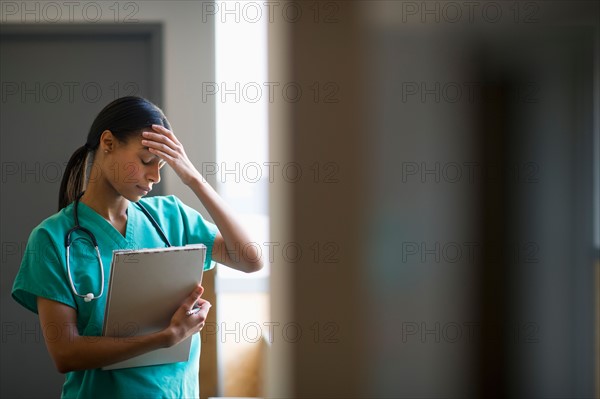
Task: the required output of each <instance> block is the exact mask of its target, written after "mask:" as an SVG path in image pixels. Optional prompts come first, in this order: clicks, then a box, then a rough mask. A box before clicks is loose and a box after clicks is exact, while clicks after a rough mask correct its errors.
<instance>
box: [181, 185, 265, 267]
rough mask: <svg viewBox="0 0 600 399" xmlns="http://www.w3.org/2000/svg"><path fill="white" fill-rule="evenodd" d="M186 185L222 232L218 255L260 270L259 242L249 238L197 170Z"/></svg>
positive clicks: (228, 262)
mask: <svg viewBox="0 0 600 399" xmlns="http://www.w3.org/2000/svg"><path fill="white" fill-rule="evenodd" d="M188 186H189V187H190V188H191V189H192V191H193V192H194V194H196V196H197V197H198V199H199V200H200V201H201V202H202V204H203V205H204V207H205V208H206V210H207V211H208V213H209V214H210V216H211V217H212V219H213V220H214V222H215V224H216V225H217V227H218V228H219V232H220V233H221V235H222V236H223V240H224V244H225V245H224V247H223V248H216V251H217V253H218V254H219V258H220V259H224V260H225V262H226V264H227V265H228V266H231V267H233V268H235V269H238V270H241V271H244V272H254V271H257V270H260V269H261V268H262V260H261V259H260V252H259V251H258V249H257V246H258V243H255V242H252V240H251V238H250V235H249V234H248V233H247V232H246V230H245V229H244V228H243V226H242V225H241V223H240V222H239V221H238V220H237V219H236V218H235V216H234V213H233V211H232V210H231V209H230V208H229V206H228V205H227V204H226V203H225V201H223V199H222V198H221V197H220V196H219V194H218V193H217V192H216V191H215V190H214V189H213V188H212V187H211V186H210V184H208V182H206V180H205V179H204V178H203V177H202V176H201V175H200V174H198V175H197V176H196V177H195V178H194V179H192V181H191V182H190V183H189V184H188ZM213 253H215V250H213ZM232 255H233V256H232Z"/></svg>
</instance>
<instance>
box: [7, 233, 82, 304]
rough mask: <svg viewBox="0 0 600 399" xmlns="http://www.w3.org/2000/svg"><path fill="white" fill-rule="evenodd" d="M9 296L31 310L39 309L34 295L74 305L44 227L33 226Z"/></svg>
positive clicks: (67, 284)
mask: <svg viewBox="0 0 600 399" xmlns="http://www.w3.org/2000/svg"><path fill="white" fill-rule="evenodd" d="M12 297H13V298H14V299H15V300H16V301H17V302H18V303H19V304H21V305H22V306H24V307H25V308H27V309H29V310H31V311H32V312H34V313H37V312H38V309H37V297H44V298H48V299H51V300H54V301H57V302H61V303H64V304H65V305H68V306H71V307H73V308H76V306H77V305H76V303H75V299H74V298H73V294H72V292H71V288H70V287H69V283H68V282H67V279H66V275H65V267H64V266H63V262H62V261H61V260H60V258H59V251H58V249H57V248H56V245H55V242H53V241H52V239H51V238H50V234H49V232H48V231H47V230H45V229H42V228H40V227H36V228H35V229H34V230H33V231H32V232H31V235H30V236H29V240H28V241H27V246H26V248H25V253H24V254H23V259H22V261H21V266H20V268H19V272H18V273H17V277H16V278H15V281H14V283H13V290H12Z"/></svg>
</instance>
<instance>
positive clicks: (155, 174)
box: [146, 162, 160, 184]
mask: <svg viewBox="0 0 600 399" xmlns="http://www.w3.org/2000/svg"><path fill="white" fill-rule="evenodd" d="M146 179H147V180H148V181H151V182H152V183H153V184H158V183H160V168H159V166H158V162H155V163H152V164H150V165H148V167H147V168H146Z"/></svg>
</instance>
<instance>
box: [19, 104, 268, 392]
mask: <svg viewBox="0 0 600 399" xmlns="http://www.w3.org/2000/svg"><path fill="white" fill-rule="evenodd" d="M165 164H168V165H169V166H170V167H171V168H173V170H174V171H175V172H176V173H177V175H178V176H179V178H180V179H181V181H182V182H183V183H184V184H185V185H187V186H188V187H189V188H190V189H191V190H192V191H193V192H194V193H195V194H196V196H197V197H198V199H199V200H200V201H201V202H202V204H203V205H204V207H205V208H206V210H207V211H208V213H209V214H210V216H211V217H212V219H213V220H214V222H215V224H212V223H210V222H208V221H206V220H204V219H203V217H202V216H201V215H200V214H199V213H198V212H197V211H196V210H194V209H192V208H191V207H189V206H187V205H185V204H184V203H182V202H181V201H180V200H179V199H178V198H177V197H175V196H173V195H170V196H155V197H149V198H143V197H144V196H145V195H147V194H148V193H149V192H150V191H151V190H152V188H153V186H154V185H155V184H158V183H159V182H160V169H161V168H162V167H163V166H164V165H165ZM140 204H141V205H142V206H143V208H145V210H146V211H147V212H148V214H146V213H145V212H144V210H143V209H142V207H140V206H139V205H140ZM76 217H77V222H78V224H79V226H81V229H77V230H75V231H73V232H72V233H71V236H70V248H69V254H68V258H69V265H68V267H67V251H66V241H65V237H66V236H67V235H68V233H69V231H70V230H71V229H72V228H73V227H74V226H75V225H76V220H75V218H76ZM152 219H154V222H153V221H152ZM155 224H157V225H158V226H156V225H155ZM83 229H86V230H87V231H88V232H90V233H92V235H93V236H94V237H95V239H96V243H97V245H98V252H99V254H98V253H97V252H96V249H95V246H94V244H93V241H92V239H91V238H90V235H89V234H87V232H86V231H83ZM167 241H168V242H167ZM195 243H202V244H205V245H206V247H207V256H206V260H205V263H204V265H203V268H204V269H205V270H207V269H210V268H211V267H213V265H214V262H218V263H221V264H224V265H227V266H230V267H232V268H235V269H237V270H241V271H244V272H253V271H257V270H259V269H260V268H261V267H262V264H261V260H260V256H259V254H258V253H257V251H255V246H254V245H246V244H249V243H251V239H250V236H249V235H248V233H247V232H246V231H244V229H243V228H242V226H241V225H240V223H239V222H238V221H237V220H236V218H235V217H234V215H233V214H232V212H231V211H230V210H229V209H228V207H227V206H226V204H225V203H224V202H223V200H222V199H221V198H220V197H219V195H218V194H217V193H216V192H215V191H214V190H213V189H212V187H211V186H210V185H209V184H208V183H207V182H206V180H204V178H203V176H202V175H201V174H200V173H199V172H198V170H197V169H196V168H195V167H194V165H193V164H192V163H191V162H190V160H189V159H188V157H187V155H186V152H185V150H184V148H183V145H182V144H181V142H180V141H179V140H178V139H177V137H176V136H175V134H174V133H173V131H172V129H171V126H170V125H169V123H168V121H167V119H166V117H165V115H164V114H163V112H162V111H161V110H160V109H159V108H158V107H157V106H156V105H154V104H152V103H151V102H150V101H148V100H146V99H144V98H140V97H133V96H128V97H123V98H119V99H117V100H114V101H113V102H111V103H110V104H108V105H107V106H106V107H105V108H104V109H103V110H102V111H101V112H100V113H99V114H98V116H97V117H96V119H95V120H94V122H93V123H92V126H91V128H90V131H89V133H88V136H87V141H86V142H85V144H84V145H83V146H81V148H79V149H78V150H76V151H75V153H74V154H73V155H72V157H71V159H70V160H69V163H68V164H67V167H66V170H65V174H64V176H63V180H62V184H61V187H60V194H59V211H58V212H57V213H56V214H54V215H52V216H50V217H49V218H47V219H46V220H44V221H43V222H42V223H40V224H39V225H38V226H37V227H35V228H34V230H33V231H32V233H31V235H30V237H29V240H28V243H27V247H26V250H25V253H24V256H23V260H22V263H21V267H20V269H19V273H18V274H17V277H16V279H15V282H14V286H13V292H12V295H13V298H14V299H15V300H16V301H18V302H19V303H20V304H22V305H23V306H25V307H26V308H27V309H29V310H31V311H33V312H35V313H37V314H38V315H39V319H40V324H41V327H42V331H43V333H44V339H45V342H46V346H47V348H48V351H49V353H50V355H51V357H52V359H53V360H54V362H55V364H56V367H57V369H58V370H59V371H60V372H61V373H65V374H66V376H65V383H64V385H63V388H62V397H63V398H102V397H107V398H108V397H110V398H197V397H198V396H199V384H198V367H199V356H200V340H199V338H198V334H197V333H198V332H199V330H201V329H202V327H203V326H204V321H205V320H206V316H207V313H208V311H209V308H210V303H208V301H206V300H204V299H202V298H201V295H202V292H203V288H202V287H201V286H198V287H197V288H196V289H195V290H194V291H193V292H191V293H190V295H189V297H188V298H187V299H186V300H185V301H184V302H183V303H182V304H181V306H180V307H179V308H178V309H177V311H176V312H175V313H174V314H173V316H172V319H171V322H170V324H169V326H168V327H167V328H165V329H164V330H162V331H159V332H156V333H152V334H148V335H143V336H137V337H136V338H135V339H131V338H114V337H102V336H101V332H102V323H103V320H104V308H105V305H106V296H107V295H106V294H105V293H106V292H107V290H108V281H109V276H110V270H109V268H110V263H111V259H112V251H113V250H116V249H138V248H155V247H165V246H168V244H170V245H173V246H180V245H186V244H195ZM242 249H243V250H242ZM101 265H103V269H104V274H105V276H104V278H102V271H101ZM165 267H168V265H165ZM194 308H200V311H198V312H197V313H195V314H192V315H188V314H187V312H188V311H189V310H191V309H194ZM190 336H192V346H191V353H190V358H189V361H187V362H178V363H170V364H163V365H156V366H146V367H133V368H125V369H116V370H102V369H101V368H102V367H103V366H106V365H110V364H112V363H116V362H120V361H123V360H126V359H129V358H131V357H134V356H138V355H141V354H143V353H146V352H149V351H152V350H155V349H159V348H165V347H170V346H172V345H176V344H177V343H179V342H181V341H182V340H184V339H186V338H188V337H190Z"/></svg>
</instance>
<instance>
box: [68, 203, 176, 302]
mask: <svg viewBox="0 0 600 399" xmlns="http://www.w3.org/2000/svg"><path fill="white" fill-rule="evenodd" d="M84 193H85V191H82V192H81V193H80V194H79V195H78V196H77V198H76V199H75V202H74V204H73V214H74V218H75V226H74V227H72V228H71V229H70V230H69V231H68V232H67V235H66V236H65V247H66V253H67V274H68V275H69V284H70V285H71V290H72V291H73V294H75V295H76V296H78V297H80V298H83V299H84V301H85V302H90V301H91V300H93V299H98V298H100V297H101V296H102V295H103V294H104V265H103V264H102V256H100V249H99V248H98V241H97V240H96V236H94V233H92V232H91V231H90V230H88V229H86V228H85V227H82V226H81V225H80V224H79V216H78V205H79V200H80V198H81V197H82V196H83V194H84ZM136 204H137V205H138V207H139V208H140V209H141V210H142V212H143V213H144V214H145V215H146V216H147V217H148V219H150V222H151V223H152V225H153V226H154V228H155V229H156V231H157V232H158V234H159V235H160V237H161V239H162V240H163V241H164V242H165V244H167V247H170V246H171V243H170V242H169V239H168V238H167V236H166V234H165V232H164V231H163V229H161V227H160V226H159V224H158V222H157V221H156V220H155V219H154V218H153V217H152V215H151V214H150V212H148V210H147V209H146V207H145V206H143V205H142V204H141V203H139V202H136ZM77 230H81V231H83V232H84V233H86V234H87V235H88V237H89V238H90V239H91V240H92V244H93V245H94V249H95V250H96V257H97V259H98V264H99V265H100V275H101V279H100V280H101V281H100V293H99V294H98V295H97V296H96V295H95V294H94V293H91V292H89V293H87V294H86V295H82V294H80V293H79V292H77V289H76V288H75V284H74V283H73V277H72V275H71V261H70V257H71V255H70V252H71V251H70V249H71V233H73V232H75V231H77Z"/></svg>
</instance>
